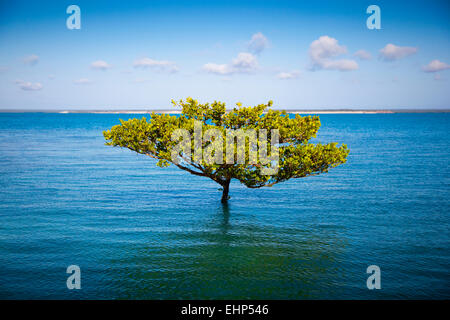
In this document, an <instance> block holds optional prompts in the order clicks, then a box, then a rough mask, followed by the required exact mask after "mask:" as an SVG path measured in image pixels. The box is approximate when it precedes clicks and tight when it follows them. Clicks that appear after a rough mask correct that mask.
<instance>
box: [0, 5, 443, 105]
mask: <svg viewBox="0 0 450 320" xmlns="http://www.w3.org/2000/svg"><path fill="white" fill-rule="evenodd" d="M71 4H76V5H78V6H79V7H80V9H81V29H80V30H69V29H68V28H67V27H66V19H67V18H68V17H69V14H67V13H66V8H67V7H68V6H69V5H71ZM371 4H376V5H378V6H379V7H380V9H381V29H380V30H369V29H368V28H367V26H366V20H367V18H368V17H369V14H367V13H366V9H367V7H368V6H369V5H371ZM449 15H450V5H449V2H448V1H428V2H426V1H420V2H416V1H397V2H394V1H242V0H241V1H213V0H209V1H192V0H191V1H132V0H129V1H113V0H109V1H92V0H91V1H70V2H69V1H38V2H31V1H1V4H0V19H1V20H0V47H1V50H0V109H58V110H61V109H62V110H68V109H124V108H127V109H144V108H146V109H148V108H171V105H170V100H171V99H180V98H185V97H187V96H192V97H194V98H197V99H199V100H200V101H212V100H221V101H225V102H227V103H228V105H229V106H230V107H232V106H234V103H236V102H238V101H239V102H242V103H243V104H245V105H253V104H257V103H262V102H266V101H267V100H270V99H272V100H274V107H275V108H287V109H292V108H299V109H302V108H310V109H329V108H355V109H357V108H364V109H379V108H449V107H450V105H449V102H450V87H449V84H450V82H449V81H450V65H449V64H450V19H449V18H450V17H449Z"/></svg>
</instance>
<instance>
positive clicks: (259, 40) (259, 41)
mask: <svg viewBox="0 0 450 320" xmlns="http://www.w3.org/2000/svg"><path fill="white" fill-rule="evenodd" d="M268 47H269V40H267V38H266V37H265V36H264V35H263V34H262V33H261V32H258V33H255V34H254V35H253V36H252V39H251V40H250V41H249V42H248V51H250V52H253V53H255V54H260V53H261V52H263V51H264V49H267V48H268Z"/></svg>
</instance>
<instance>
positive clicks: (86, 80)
mask: <svg viewBox="0 0 450 320" xmlns="http://www.w3.org/2000/svg"><path fill="white" fill-rule="evenodd" d="M73 83H75V84H91V83H92V80H89V79H86V78H81V79H77V80H74V81H73Z"/></svg>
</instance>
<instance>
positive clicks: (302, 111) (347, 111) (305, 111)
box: [0, 109, 450, 114]
mask: <svg viewBox="0 0 450 320" xmlns="http://www.w3.org/2000/svg"><path fill="white" fill-rule="evenodd" d="M273 110H278V109H273ZM285 110H286V112H287V113H291V114H388V113H449V112H450V109H386V110H368V109H322V110H320V109H291V110H289V109H285ZM227 111H231V110H227ZM152 112H156V113H165V114H180V113H181V110H167V109H155V110H0V113H60V114H73V113H91V114H150V113H152Z"/></svg>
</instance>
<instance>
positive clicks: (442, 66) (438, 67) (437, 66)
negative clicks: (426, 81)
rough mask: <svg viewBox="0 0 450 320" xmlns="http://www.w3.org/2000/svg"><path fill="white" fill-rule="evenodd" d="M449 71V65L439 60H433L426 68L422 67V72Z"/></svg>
mask: <svg viewBox="0 0 450 320" xmlns="http://www.w3.org/2000/svg"><path fill="white" fill-rule="evenodd" d="M447 69H450V65H448V64H446V63H445V62H441V61H439V60H433V61H431V62H430V63H429V64H427V65H426V66H423V67H422V70H423V71H425V72H438V71H444V70H447Z"/></svg>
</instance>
